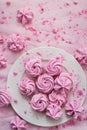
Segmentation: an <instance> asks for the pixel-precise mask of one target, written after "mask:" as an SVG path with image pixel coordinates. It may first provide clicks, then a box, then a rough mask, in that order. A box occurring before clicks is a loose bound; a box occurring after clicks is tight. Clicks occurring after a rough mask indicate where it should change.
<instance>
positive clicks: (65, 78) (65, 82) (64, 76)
mask: <svg viewBox="0 0 87 130" xmlns="http://www.w3.org/2000/svg"><path fill="white" fill-rule="evenodd" d="M72 87H73V81H72V78H71V76H70V74H69V73H67V72H62V73H61V74H60V76H59V77H57V78H56V79H55V86H54V89H55V90H60V89H64V90H68V91H69V90H71V88H72Z"/></svg>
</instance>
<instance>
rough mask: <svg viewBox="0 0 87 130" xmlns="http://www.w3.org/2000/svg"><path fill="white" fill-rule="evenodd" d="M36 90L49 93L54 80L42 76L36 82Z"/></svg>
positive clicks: (48, 76) (44, 75)
mask: <svg viewBox="0 0 87 130" xmlns="http://www.w3.org/2000/svg"><path fill="white" fill-rule="evenodd" d="M36 85H37V88H38V90H39V91H40V92H42V93H50V92H51V91H52V90H53V87H54V79H53V77H51V76H50V75H48V74H42V75H40V76H39V77H38V79H37V82H36Z"/></svg>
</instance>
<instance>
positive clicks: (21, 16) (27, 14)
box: [17, 7, 34, 25]
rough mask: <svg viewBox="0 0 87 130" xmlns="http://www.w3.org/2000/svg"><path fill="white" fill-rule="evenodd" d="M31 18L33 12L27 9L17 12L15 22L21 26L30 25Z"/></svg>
mask: <svg viewBox="0 0 87 130" xmlns="http://www.w3.org/2000/svg"><path fill="white" fill-rule="evenodd" d="M33 17H34V14H33V12H32V11H31V10H30V9H29V8H27V7H26V8H23V9H20V10H18V11H17V20H18V22H19V23H22V24H23V25H25V24H30V23H31V22H32V19H33Z"/></svg>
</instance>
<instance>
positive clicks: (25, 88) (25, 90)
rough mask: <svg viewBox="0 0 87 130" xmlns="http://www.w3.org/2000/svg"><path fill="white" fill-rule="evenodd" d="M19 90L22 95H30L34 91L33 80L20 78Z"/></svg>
mask: <svg viewBox="0 0 87 130" xmlns="http://www.w3.org/2000/svg"><path fill="white" fill-rule="evenodd" d="M19 90H20V93H21V94H22V95H25V96H30V95H32V94H33V93H34V92H35V83H34V81H33V80H30V79H28V78H24V79H22V80H21V82H20V85H19Z"/></svg>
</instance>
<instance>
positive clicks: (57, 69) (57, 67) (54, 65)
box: [46, 58, 62, 76]
mask: <svg viewBox="0 0 87 130" xmlns="http://www.w3.org/2000/svg"><path fill="white" fill-rule="evenodd" d="M61 71H62V63H61V59H60V58H55V59H53V60H50V61H49V62H48V64H47V66H46V72H47V73H48V74H49V75H51V76H55V75H59V74H60V73H61Z"/></svg>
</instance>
